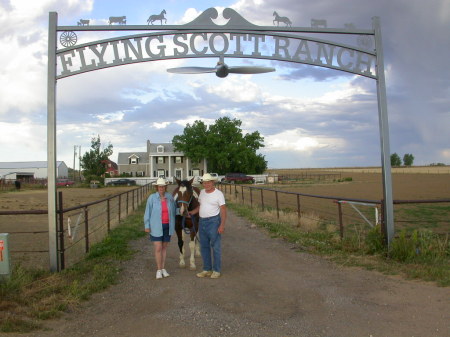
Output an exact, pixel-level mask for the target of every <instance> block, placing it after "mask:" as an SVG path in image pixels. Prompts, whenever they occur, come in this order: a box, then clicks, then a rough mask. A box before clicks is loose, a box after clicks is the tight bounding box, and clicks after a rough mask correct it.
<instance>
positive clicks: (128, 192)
mask: <svg viewBox="0 0 450 337" xmlns="http://www.w3.org/2000/svg"><path fill="white" fill-rule="evenodd" d="M129 195H130V191H127V216H128V207H129V205H128V199H129V198H128V197H129Z"/></svg>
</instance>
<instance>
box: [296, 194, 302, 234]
mask: <svg viewBox="0 0 450 337" xmlns="http://www.w3.org/2000/svg"><path fill="white" fill-rule="evenodd" d="M301 217H302V215H301V213H300V194H297V219H298V222H297V226H298V227H300V225H301Z"/></svg>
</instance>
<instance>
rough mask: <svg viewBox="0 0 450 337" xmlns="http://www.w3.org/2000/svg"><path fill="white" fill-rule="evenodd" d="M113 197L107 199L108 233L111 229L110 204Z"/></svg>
mask: <svg viewBox="0 0 450 337" xmlns="http://www.w3.org/2000/svg"><path fill="white" fill-rule="evenodd" d="M110 201H111V199H109V198H108V200H106V217H107V228H108V233H109V232H110V231H111V205H110Z"/></svg>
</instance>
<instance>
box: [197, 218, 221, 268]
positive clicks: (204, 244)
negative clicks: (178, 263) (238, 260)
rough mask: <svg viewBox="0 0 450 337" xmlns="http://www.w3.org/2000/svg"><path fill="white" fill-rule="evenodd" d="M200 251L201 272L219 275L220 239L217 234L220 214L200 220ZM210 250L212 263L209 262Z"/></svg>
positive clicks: (219, 235)
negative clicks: (213, 272)
mask: <svg viewBox="0 0 450 337" xmlns="http://www.w3.org/2000/svg"><path fill="white" fill-rule="evenodd" d="M199 225H200V229H199V234H200V251H201V253H202V259H203V270H206V271H210V270H213V271H216V272H218V273H220V269H221V267H222V263H221V255H222V251H221V237H222V235H221V234H219V233H218V232H217V230H218V229H219V226H220V214H218V215H216V216H212V217H209V218H200V222H199ZM211 250H212V255H213V260H214V261H213V262H211Z"/></svg>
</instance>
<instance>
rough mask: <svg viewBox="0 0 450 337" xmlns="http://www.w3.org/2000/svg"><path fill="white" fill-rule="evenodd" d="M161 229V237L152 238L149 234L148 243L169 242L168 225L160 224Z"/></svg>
mask: <svg viewBox="0 0 450 337" xmlns="http://www.w3.org/2000/svg"><path fill="white" fill-rule="evenodd" d="M162 227H163V236H153V235H151V234H150V241H152V242H155V241H156V242H158V241H161V242H170V235H169V224H168V223H163V224H162Z"/></svg>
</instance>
